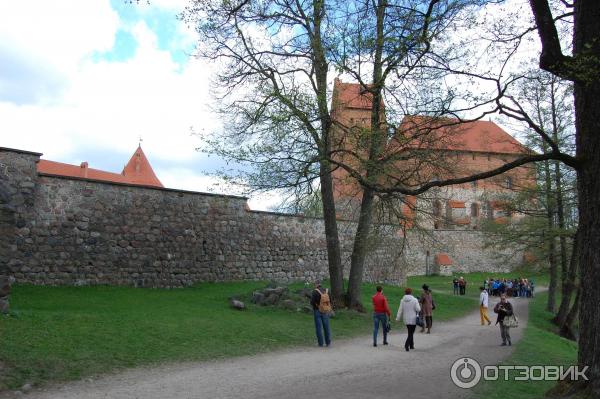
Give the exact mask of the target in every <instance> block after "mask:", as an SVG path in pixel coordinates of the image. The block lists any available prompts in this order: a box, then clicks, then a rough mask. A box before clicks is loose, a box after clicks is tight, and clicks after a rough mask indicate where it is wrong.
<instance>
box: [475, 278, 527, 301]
mask: <svg viewBox="0 0 600 399" xmlns="http://www.w3.org/2000/svg"><path fill="white" fill-rule="evenodd" d="M483 288H484V289H485V290H486V291H487V292H488V294H490V295H492V296H500V295H502V294H506V296H507V297H513V298H518V297H522V298H532V297H533V292H534V290H535V282H534V281H533V279H531V280H529V279H526V278H522V277H519V278H515V279H505V278H503V279H494V278H490V279H489V280H485V281H484V282H483Z"/></svg>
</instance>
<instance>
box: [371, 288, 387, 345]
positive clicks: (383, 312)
mask: <svg viewBox="0 0 600 399" xmlns="http://www.w3.org/2000/svg"><path fill="white" fill-rule="evenodd" d="M376 290H377V292H376V293H375V295H373V297H372V298H371V299H372V300H373V323H374V324H373V346H377V335H378V334H379V323H381V328H382V330H383V344H384V345H387V344H388V342H387V333H388V323H389V319H390V317H391V316H392V313H391V312H390V308H389V307H388V301H387V298H386V297H385V295H383V288H382V287H381V286H380V285H378V286H377V288H376Z"/></svg>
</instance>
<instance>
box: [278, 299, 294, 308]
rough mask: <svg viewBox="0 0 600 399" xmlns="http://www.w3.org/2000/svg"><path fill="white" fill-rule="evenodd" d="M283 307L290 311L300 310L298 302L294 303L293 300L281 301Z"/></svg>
mask: <svg viewBox="0 0 600 399" xmlns="http://www.w3.org/2000/svg"><path fill="white" fill-rule="evenodd" d="M281 307H283V308H284V309H288V310H296V309H297V308H298V306H296V302H294V301H292V300H291V299H284V300H283V301H281Z"/></svg>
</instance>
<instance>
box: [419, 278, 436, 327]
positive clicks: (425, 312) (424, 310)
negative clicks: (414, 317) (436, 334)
mask: <svg viewBox="0 0 600 399" xmlns="http://www.w3.org/2000/svg"><path fill="white" fill-rule="evenodd" d="M422 288H423V294H422V295H421V298H419V304H420V305H421V315H422V316H423V319H424V320H425V324H423V326H422V327H421V332H424V331H425V328H427V334H431V325H432V324H433V297H432V296H431V291H430V290H429V286H428V285H427V284H423V287H422Z"/></svg>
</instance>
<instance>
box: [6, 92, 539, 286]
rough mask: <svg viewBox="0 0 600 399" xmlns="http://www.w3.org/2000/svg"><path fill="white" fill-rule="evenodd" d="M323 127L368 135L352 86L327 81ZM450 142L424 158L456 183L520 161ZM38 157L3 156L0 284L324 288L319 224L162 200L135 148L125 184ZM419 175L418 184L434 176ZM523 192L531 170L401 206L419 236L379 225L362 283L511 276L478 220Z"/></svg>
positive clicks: (346, 254) (466, 130)
mask: <svg viewBox="0 0 600 399" xmlns="http://www.w3.org/2000/svg"><path fill="white" fill-rule="evenodd" d="M332 115H333V117H334V119H336V121H337V122H338V123H341V124H345V125H348V126H355V125H364V124H365V123H366V121H369V120H370V119H369V101H368V96H367V97H365V95H364V94H363V93H361V91H360V87H359V86H358V85H353V84H345V83H341V82H340V81H336V83H335V87H334V97H333V107H332ZM421 122H422V123H424V124H425V122H427V123H426V125H427V126H429V127H428V128H430V127H431V120H426V119H424V118H421V117H412V118H408V119H406V120H405V122H404V123H405V124H408V125H409V127H408V130H406V131H412V132H414V131H418V130H419V129H420V126H419V124H420V123H421ZM435 123H437V122H435ZM439 132H441V133H438V134H440V135H449V134H450V133H449V131H448V130H447V129H446V130H444V129H439ZM452 138H453V140H451V141H448V142H447V143H450V144H447V145H444V146H441V143H445V141H444V140H443V139H442V138H441V137H440V136H438V137H437V138H436V140H435V142H436V143H437V144H436V145H437V147H433V148H434V150H435V151H434V152H435V153H437V154H441V156H440V157H439V159H442V160H445V161H444V162H445V163H448V160H451V161H452V162H451V163H452V164H453V165H454V166H456V165H458V166H459V167H458V168H456V167H455V168H453V169H447V170H448V173H453V174H457V173H458V174H461V173H465V174H466V173H471V172H472V171H477V170H482V169H487V168H490V167H493V166H496V165H500V164H501V163H504V162H506V161H508V160H511V159H514V158H515V157H518V156H519V154H521V153H522V152H523V151H527V149H526V148H524V147H523V146H522V145H521V144H519V143H518V142H517V141H516V140H514V139H513V138H512V137H511V136H510V135H508V134H507V133H506V132H504V131H503V130H502V129H500V128H499V127H498V126H497V125H495V124H494V123H492V122H481V121H480V122H473V123H471V124H467V125H466V126H461V128H460V129H458V130H454V129H453V131H452ZM409 141H410V140H409ZM340 143H341V145H345V144H344V143H343V142H340ZM412 145H413V147H414V144H412ZM417 149H418V150H420V149H419V148H417ZM413 150H414V148H413ZM427 150H428V151H431V148H429V149H427ZM41 155H42V154H40V153H35V152H30V151H24V150H17V149H10V148H3V147H0V275H11V276H14V277H15V278H16V279H17V281H19V282H27V283H33V284H77V285H83V284H120V285H135V286H150V287H180V286H187V285H190V284H194V283H196V282H202V281H230V280H268V279H273V280H279V281H294V280H313V279H317V278H319V279H322V278H327V277H328V264H327V250H326V239H325V235H324V230H325V229H324V226H323V220H322V219H320V218H311V217H304V216H302V215H287V214H279V213H273V212H261V211H253V210H250V209H249V207H248V205H247V199H246V198H244V197H239V196H231V195H216V194H208V193H200V192H191V191H185V190H175V189H170V188H165V187H163V185H162V183H161V182H160V180H159V179H158V177H157V176H156V174H155V173H154V171H153V170H152V167H151V166H150V163H149V161H148V159H147V157H146V155H145V154H144V152H143V151H142V148H141V146H138V148H137V149H136V151H135V152H134V154H133V156H132V157H131V159H130V160H129V162H128V163H127V164H126V166H125V167H124V169H123V171H122V172H121V173H112V172H106V171H102V170H98V169H93V168H90V167H89V165H88V164H87V163H86V162H83V163H81V164H80V165H69V164H63V163H58V162H54V161H49V160H45V159H41ZM409 166H410V165H409ZM403 167H404V166H403ZM423 171H424V172H423V176H421V177H422V178H424V179H431V178H433V177H434V176H429V175H428V174H427V173H429V172H431V173H438V171H436V170H435V168H431V169H428V168H424V169H423ZM425 172H427V173H425ZM334 173H335V190H336V197H337V200H338V203H339V204H342V205H343V204H344V202H345V201H350V202H352V201H356V200H357V198H359V195H360V194H358V197H357V191H356V190H357V185H356V184H355V183H352V182H351V181H349V180H348V178H347V176H345V175H344V173H343V172H342V171H341V170H336V171H335V172H334ZM438 178H443V176H438ZM533 179H534V176H533V175H532V173H531V171H530V170H529V169H527V168H518V169H516V170H514V171H513V172H510V173H508V174H505V175H502V176H501V177H499V178H496V179H489V180H484V181H480V182H477V183H473V184H465V185H461V186H455V187H450V188H448V189H445V190H437V191H435V192H433V193H432V194H431V195H428V196H419V197H417V198H406V199H405V201H404V205H402V206H403V207H404V210H403V212H404V213H405V215H406V216H407V218H408V219H412V221H413V222H414V223H413V224H414V225H417V224H419V225H421V226H425V230H426V231H427V233H426V234H425V235H423V234H421V230H419V232H417V230H416V229H408V230H406V231H405V230H404V229H403V228H402V226H397V225H396V226H394V225H387V226H386V229H384V231H383V232H382V235H381V236H380V237H379V239H378V244H377V245H376V246H374V247H372V248H371V253H370V254H369V256H368V260H367V264H366V267H365V275H364V278H365V280H366V281H373V282H384V283H389V284H401V283H402V282H403V281H404V280H405V277H406V275H411V274H425V273H426V272H439V273H443V274H448V273H451V272H470V271H489V272H494V271H508V270H510V269H512V268H513V267H515V266H517V265H519V264H520V263H521V259H522V255H523V254H517V255H516V256H512V260H511V262H509V263H506V262H505V261H504V260H503V259H502V258H500V257H498V256H497V253H495V252H493V251H492V250H489V249H486V248H484V247H483V246H482V242H483V240H484V238H485V234H486V233H484V232H482V231H480V230H479V229H478V226H479V223H480V220H481V219H482V218H484V217H486V218H490V219H492V220H496V221H498V222H506V221H507V219H508V217H509V216H510V215H508V214H506V213H505V212H504V211H503V209H502V207H501V206H500V204H498V203H497V202H496V201H495V200H494V197H496V196H497V195H498V194H502V193H510V192H512V190H513V189H514V188H515V187H517V186H519V185H528V184H531V182H533ZM351 208H352V207H345V206H340V215H339V219H340V220H339V231H340V242H341V250H342V258H343V266H344V269H345V272H346V275H347V272H348V269H349V259H350V254H351V252H352V243H353V238H354V231H355V228H356V224H355V222H354V221H353V218H352V217H346V215H345V214H344V212H346V211H347V210H348V209H351ZM416 209H421V210H423V209H424V210H428V209H429V212H424V213H425V214H428V215H430V217H425V218H424V219H423V220H418V219H419V214H420V213H419V212H416V211H415V210H416ZM421 213H423V212H421ZM350 216H351V215H350Z"/></svg>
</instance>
